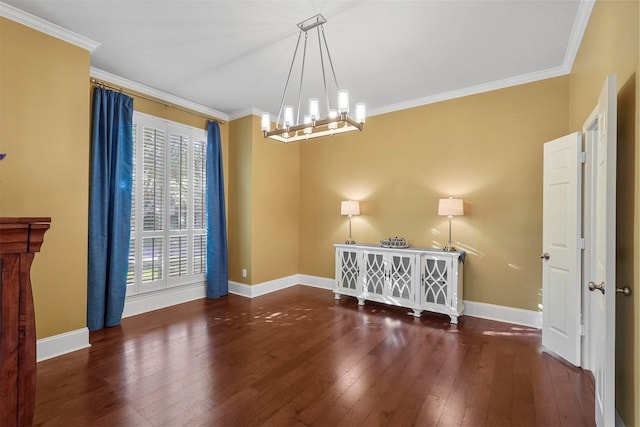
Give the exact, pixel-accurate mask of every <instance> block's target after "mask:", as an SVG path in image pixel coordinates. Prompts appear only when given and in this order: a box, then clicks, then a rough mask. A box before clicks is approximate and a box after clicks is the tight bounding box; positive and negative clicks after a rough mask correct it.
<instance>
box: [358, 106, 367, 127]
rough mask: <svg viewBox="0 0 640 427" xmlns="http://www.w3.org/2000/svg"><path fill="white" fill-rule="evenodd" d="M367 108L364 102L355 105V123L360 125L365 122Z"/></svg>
mask: <svg viewBox="0 0 640 427" xmlns="http://www.w3.org/2000/svg"><path fill="white" fill-rule="evenodd" d="M366 110H367V107H366V106H365V104H364V102H358V103H357V104H356V122H358V123H360V124H362V123H364V121H365V116H366Z"/></svg>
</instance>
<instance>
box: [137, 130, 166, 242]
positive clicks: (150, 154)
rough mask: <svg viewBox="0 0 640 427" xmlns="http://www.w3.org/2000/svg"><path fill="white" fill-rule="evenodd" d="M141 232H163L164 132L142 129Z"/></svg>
mask: <svg viewBox="0 0 640 427" xmlns="http://www.w3.org/2000/svg"><path fill="white" fill-rule="evenodd" d="M142 136H143V143H142V185H143V188H142V191H143V195H142V204H143V206H142V210H143V212H142V214H143V220H142V224H143V230H144V231H156V230H159V231H161V230H163V229H164V224H163V221H162V220H163V218H164V211H165V206H164V178H165V177H164V173H165V170H164V164H165V159H164V155H165V146H164V139H165V138H164V132H162V131H161V130H159V129H153V128H149V127H143V131H142Z"/></svg>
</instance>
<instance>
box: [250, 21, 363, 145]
mask: <svg viewBox="0 0 640 427" xmlns="http://www.w3.org/2000/svg"><path fill="white" fill-rule="evenodd" d="M326 22H327V19H326V18H325V17H324V16H322V15H321V14H318V15H315V16H312V17H311V18H309V19H306V20H304V21H302V22H300V23H298V24H297V25H298V28H299V29H300V32H299V33H298V41H297V42H296V48H295V50H294V52H293V58H292V60H291V66H290V67H289V74H288V76H287V82H286V83H285V86H284V91H283V93H282V100H281V101H280V110H279V112H278V118H277V119H276V121H275V129H271V118H270V116H269V113H264V114H262V122H261V127H262V132H263V133H264V137H265V138H271V139H275V140H276V141H280V142H283V143H285V144H286V143H288V142H295V141H301V140H305V139H311V138H318V137H321V136H326V135H334V134H336V133H343V132H351V131H355V130H358V131H361V130H362V128H363V126H364V122H365V104H364V103H358V104H356V105H355V119H354V118H351V117H350V116H349V91H348V90H345V89H340V86H339V85H338V79H337V78H336V72H335V69H334V67H333V61H332V60H331V54H330V52H329V46H328V45H327V39H326V37H325V35H324V24H325V23H326ZM314 28H315V29H316V31H315V32H316V34H317V37H318V54H319V56H320V68H321V75H322V84H323V87H324V98H325V99H324V100H323V101H326V109H325V111H322V113H324V114H325V115H321V108H320V99H319V98H310V99H309V109H308V111H307V113H306V114H303V115H302V120H300V115H301V105H302V89H303V81H304V80H303V79H304V67H305V61H306V58H307V41H308V37H309V31H310V30H313V29H314ZM303 34H304V46H303V48H302V64H301V68H300V86H299V90H298V98H297V101H298V106H297V112H296V110H295V109H294V107H293V105H291V104H286V105H285V102H286V101H287V89H288V88H289V82H290V80H291V72H292V71H293V68H294V65H295V61H296V56H297V55H298V49H299V47H300V40H301V38H302V35H303ZM325 61H326V62H327V63H328V64H329V69H330V71H331V75H332V76H333V82H334V84H335V91H336V96H335V97H334V98H335V99H334V102H335V104H333V107H332V104H331V102H330V97H329V90H328V86H327V78H326V76H327V74H326V72H325Z"/></svg>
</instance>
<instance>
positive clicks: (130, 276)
mask: <svg viewBox="0 0 640 427" xmlns="http://www.w3.org/2000/svg"><path fill="white" fill-rule="evenodd" d="M132 129H133V167H132V169H131V170H132V180H131V225H130V226H131V237H130V239H129V265H128V268H127V294H129V293H131V292H133V291H132V290H131V289H130V288H132V287H134V286H135V279H136V271H135V267H136V199H137V197H136V124H135V123H134V124H133V128H132Z"/></svg>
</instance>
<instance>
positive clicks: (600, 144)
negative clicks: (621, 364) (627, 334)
mask: <svg viewBox="0 0 640 427" xmlns="http://www.w3.org/2000/svg"><path fill="white" fill-rule="evenodd" d="M616 102H617V95H616V78H615V75H612V76H608V77H607V79H606V81H605V85H604V88H603V89H602V92H601V94H600V98H599V100H598V106H597V108H596V110H595V111H594V113H593V114H592V115H591V117H590V118H589V120H588V121H587V122H586V123H585V126H584V131H585V139H586V145H587V151H588V153H589V155H588V157H589V158H588V161H587V165H588V167H587V170H588V176H587V185H586V187H587V188H586V193H587V196H586V198H587V200H588V203H587V205H586V206H585V222H586V225H587V227H586V229H587V241H588V244H587V245H588V251H587V253H586V266H585V281H587V282H588V283H589V290H590V291H591V292H590V293H589V297H588V298H589V303H588V306H589V311H590V317H589V318H590V321H589V324H590V334H589V339H590V341H591V346H590V347H591V349H592V352H593V373H594V377H595V381H596V387H595V393H596V396H595V403H596V405H595V406H596V424H597V425H598V426H613V425H615V309H616V306H615V298H616V270H615V268H616V247H615V243H616V145H617V141H616V114H617V112H616Z"/></svg>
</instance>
